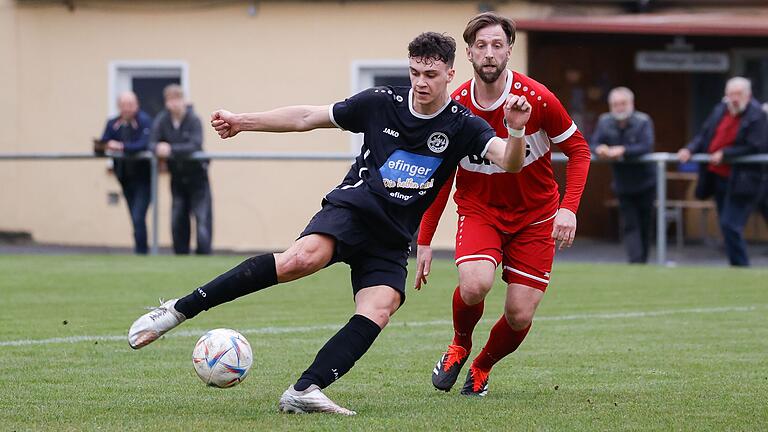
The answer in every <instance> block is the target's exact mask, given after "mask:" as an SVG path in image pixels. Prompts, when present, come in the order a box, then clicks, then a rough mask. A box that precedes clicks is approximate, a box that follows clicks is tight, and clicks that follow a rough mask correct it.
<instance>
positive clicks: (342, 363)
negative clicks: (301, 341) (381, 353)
mask: <svg viewBox="0 0 768 432" xmlns="http://www.w3.org/2000/svg"><path fill="white" fill-rule="evenodd" d="M379 333H381V328H379V325H378V324H376V323H375V322H373V321H371V320H370V319H368V318H366V317H364V316H362V315H353V316H352V318H350V320H349V322H348V323H347V325H345V326H344V327H342V328H341V330H339V331H338V333H336V334H335V335H333V337H332V338H330V339H329V340H328V342H326V343H325V345H324V346H323V348H321V349H320V351H319V352H318V353H317V356H316V357H315V361H314V362H313V363H312V365H311V366H310V367H309V369H307V370H305V371H304V373H303V374H302V375H301V378H299V380H298V381H297V382H296V384H295V385H294V386H293V388H294V389H296V390H298V391H303V390H306V389H307V387H309V386H310V385H312V384H317V385H318V386H319V387H320V388H326V387H328V386H329V385H330V384H331V383H332V382H334V381H336V380H337V379H339V378H341V376H342V375H344V374H345V373H347V372H348V371H349V370H350V369H352V366H354V365H355V362H356V361H357V360H358V359H359V358H360V357H362V356H363V354H365V352H366V351H368V348H370V347H371V344H372V343H373V341H374V340H376V337H377V336H378V335H379Z"/></svg>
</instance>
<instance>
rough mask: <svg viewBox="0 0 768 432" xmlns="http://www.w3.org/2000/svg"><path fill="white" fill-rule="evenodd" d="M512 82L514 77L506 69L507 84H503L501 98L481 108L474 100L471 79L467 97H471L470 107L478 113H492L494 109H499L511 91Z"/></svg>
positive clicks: (473, 80)
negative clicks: (478, 111) (473, 107)
mask: <svg viewBox="0 0 768 432" xmlns="http://www.w3.org/2000/svg"><path fill="white" fill-rule="evenodd" d="M512 81H514V76H513V74H512V71H511V70H509V69H507V82H506V84H504V91H503V92H501V96H499V98H498V99H496V102H494V103H493V104H491V106H489V107H488V108H483V107H481V106H480V104H479V103H477V101H476V100H475V79H474V78H472V83H471V84H470V87H469V95H470V96H471V97H472V105H474V106H475V108H477V109H478V110H480V111H493V110H495V109H496V108H498V107H500V106H501V105H502V104H504V101H506V100H507V95H508V94H509V91H510V90H512Z"/></svg>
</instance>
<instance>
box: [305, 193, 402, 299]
mask: <svg viewBox="0 0 768 432" xmlns="http://www.w3.org/2000/svg"><path fill="white" fill-rule="evenodd" d="M373 229H374V228H372V227H371V226H369V225H367V224H366V223H365V222H364V221H363V220H362V218H361V216H360V215H359V214H358V213H357V212H356V211H355V210H352V209H348V208H345V207H338V206H336V205H334V204H331V203H329V202H327V201H324V202H323V208H322V209H321V210H320V211H319V212H317V214H315V216H313V217H312V220H310V221H309V224H308V225H307V227H306V228H304V231H303V232H302V233H301V235H300V236H299V238H301V237H305V236H308V235H310V234H327V235H329V236H331V237H333V238H335V239H336V248H335V250H334V253H333V258H331V261H330V262H329V263H328V265H329V266H330V265H331V264H335V263H337V262H345V263H347V264H348V265H349V267H350V269H351V270H352V274H351V279H352V290H353V293H354V294H357V292H358V291H360V290H361V289H363V288H367V287H371V286H376V285H386V286H389V287H392V288H394V289H395V290H396V291H397V292H398V293H400V304H401V305H402V304H403V303H404V302H405V279H406V277H407V276H408V270H407V266H408V255H409V253H410V245H408V244H404V245H401V246H393V245H387V244H383V243H382V242H381V241H380V240H376V239H375V236H374V234H373V232H372V230H373Z"/></svg>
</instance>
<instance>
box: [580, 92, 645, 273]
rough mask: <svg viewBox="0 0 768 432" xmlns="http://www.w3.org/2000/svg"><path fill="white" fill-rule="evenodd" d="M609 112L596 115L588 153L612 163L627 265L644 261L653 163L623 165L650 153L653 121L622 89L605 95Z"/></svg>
mask: <svg viewBox="0 0 768 432" xmlns="http://www.w3.org/2000/svg"><path fill="white" fill-rule="evenodd" d="M608 107H609V108H610V112H608V113H605V114H603V115H601V116H600V119H599V120H598V122H597V127H596V128H595V132H594V134H593V135H592V141H591V143H590V144H591V146H592V151H593V152H594V153H595V155H596V156H597V157H598V158H599V159H603V160H610V161H616V162H615V163H614V164H613V184H612V187H613V191H614V192H615V193H616V196H617V197H618V199H619V212H620V214H621V220H622V225H623V234H624V246H625V247H626V250H627V257H628V259H629V262H630V263H645V262H647V261H648V250H649V248H650V241H651V221H652V219H653V200H654V199H655V197H656V167H655V165H654V164H641V163H627V162H624V161H631V160H632V159H634V158H637V157H638V156H642V155H644V154H648V153H651V152H653V142H654V134H653V121H652V120H651V118H650V117H649V116H648V115H647V114H645V113H642V112H639V111H635V95H634V94H633V93H632V91H631V90H630V89H628V88H626V87H616V88H615V89H613V90H611V91H610V93H608Z"/></svg>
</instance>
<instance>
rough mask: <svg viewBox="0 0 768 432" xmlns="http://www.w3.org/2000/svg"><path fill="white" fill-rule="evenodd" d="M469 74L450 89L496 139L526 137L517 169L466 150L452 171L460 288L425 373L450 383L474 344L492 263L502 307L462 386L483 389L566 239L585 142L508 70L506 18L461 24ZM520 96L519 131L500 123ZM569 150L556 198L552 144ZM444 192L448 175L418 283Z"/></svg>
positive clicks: (553, 106) (530, 83) (544, 97)
mask: <svg viewBox="0 0 768 432" xmlns="http://www.w3.org/2000/svg"><path fill="white" fill-rule="evenodd" d="M463 36H464V40H465V41H466V43H467V51H466V53H467V57H468V59H469V61H470V62H471V63H472V66H473V68H474V71H475V73H474V75H475V76H474V78H473V79H472V80H470V81H467V82H466V83H464V84H463V85H461V86H460V87H459V88H458V89H457V90H456V91H455V92H454V93H453V95H452V97H453V99H454V100H456V101H457V102H459V103H461V104H463V105H464V106H466V107H468V108H469V109H470V110H471V111H472V113H473V114H475V115H477V116H479V117H482V118H483V119H485V120H486V121H487V122H488V123H489V124H490V125H491V126H492V127H494V129H496V133H497V135H499V136H501V137H506V136H513V137H523V136H524V137H525V142H526V157H525V162H524V165H523V170H522V171H521V172H520V173H515V174H510V173H504V171H503V170H502V169H500V168H499V167H497V166H495V165H494V164H492V163H491V162H489V161H487V160H485V159H480V158H477V159H473V158H469V157H467V158H464V159H463V160H462V161H461V163H460V164H459V167H458V168H457V169H458V171H457V174H456V193H455V195H454V200H455V201H456V204H457V205H458V213H459V222H458V230H457V233H456V265H457V266H458V270H459V286H458V287H457V288H456V290H455V292H454V295H453V326H454V338H453V341H452V342H451V343H450V344H449V345H448V349H447V351H446V352H445V353H444V354H443V355H442V356H441V357H440V360H438V362H437V365H436V367H435V369H434V371H433V375H432V383H433V385H434V386H435V387H436V388H437V389H439V390H444V391H448V390H450V388H451V387H452V386H453V384H454V383H455V382H456V380H457V378H458V375H459V373H460V371H461V368H462V366H463V365H464V363H465V362H466V361H467V359H468V358H469V353H470V350H471V348H472V331H473V329H474V328H475V325H476V324H477V322H478V321H479V320H480V318H481V317H482V314H483V301H484V299H485V296H486V294H488V292H489V291H490V289H491V287H492V286H493V280H494V274H495V270H496V267H497V266H499V265H502V266H503V270H504V272H503V279H504V281H505V282H506V283H507V284H508V286H507V296H506V303H505V309H504V315H503V316H502V317H501V318H500V319H499V320H498V322H497V323H496V325H494V327H493V329H492V330H491V334H490V337H489V339H488V342H487V344H486V345H485V347H484V348H483V349H482V351H480V354H479V355H478V356H477V357H476V358H475V359H474V361H473V362H472V364H471V366H470V368H469V372H468V374H467V379H466V382H465V384H464V387H463V388H462V390H461V393H462V394H464V395H475V396H485V394H486V393H487V391H488V375H489V373H490V370H491V368H492V367H493V365H494V364H495V363H496V362H498V361H499V360H501V358H502V357H504V356H506V355H507V354H509V353H511V352H513V351H515V350H516V349H517V347H518V346H520V344H521V343H522V341H523V339H524V338H525V336H526V334H528V330H529V329H530V327H531V322H532V320H533V315H534V312H535V311H536V307H537V306H538V305H539V302H540V301H541V299H542V297H543V296H544V291H545V290H546V288H547V285H548V284H549V274H550V271H551V270H552V260H553V258H554V253H555V242H556V241H557V242H559V243H560V248H562V247H564V246H570V245H571V244H572V243H573V238H574V235H575V232H576V211H577V209H578V206H579V201H580V199H581V194H582V192H583V190H584V184H585V182H586V178H587V172H588V170H589V160H590V150H589V146H588V144H587V142H586V141H585V140H584V137H583V136H582V135H581V133H580V132H579V131H578V129H577V128H576V124H574V122H573V121H572V120H571V118H570V116H569V115H568V113H567V112H566V111H565V109H564V108H563V106H562V104H561V103H560V101H558V99H557V98H556V97H555V96H554V95H553V94H552V93H551V92H550V91H549V90H548V89H547V88H546V87H545V86H544V85H542V84H540V83H538V82H536V81H534V80H533V79H531V78H529V77H527V76H525V75H523V74H521V73H519V72H513V71H511V70H508V69H507V68H506V66H507V61H508V60H509V56H510V54H511V50H512V45H513V43H514V40H515V25H514V22H513V21H512V20H510V19H508V18H506V17H503V16H500V15H497V14H495V13H492V12H486V13H482V14H480V15H477V16H475V17H474V18H472V20H470V21H469V23H468V24H467V27H466V29H465V30H464V35H463ZM510 94H511V95H524V96H525V97H526V98H527V99H528V101H530V103H531V105H532V107H533V108H532V112H531V118H530V120H529V121H528V123H527V124H526V125H525V127H524V129H520V130H517V129H508V127H507V124H506V123H505V122H504V112H503V105H504V101H505V100H506V98H507V97H508V95H510ZM552 144H557V145H558V146H559V147H560V149H562V150H563V152H564V153H565V154H566V155H567V156H568V158H569V161H568V165H567V175H566V178H567V185H566V193H565V197H564V198H563V200H562V202H560V196H559V192H558V186H557V183H556V182H555V179H554V175H553V172H552V163H551V151H550V150H551V145H552ZM450 190H451V182H447V183H446V184H445V186H444V187H443V189H442V191H441V193H440V195H439V196H438V197H437V199H436V200H435V202H434V203H433V204H432V206H431V207H430V209H429V210H427V212H426V213H425V214H424V217H423V219H422V223H421V227H420V233H419V239H418V245H419V246H418V254H417V275H416V286H415V288H416V289H420V288H421V285H422V284H425V283H426V279H427V275H428V274H429V268H430V264H431V261H432V250H431V248H430V247H429V244H430V243H431V240H432V236H433V235H434V232H435V230H436V228H437V223H438V221H439V219H440V215H441V214H442V212H443V210H444V209H445V205H446V202H447V200H448V196H449V194H450Z"/></svg>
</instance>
